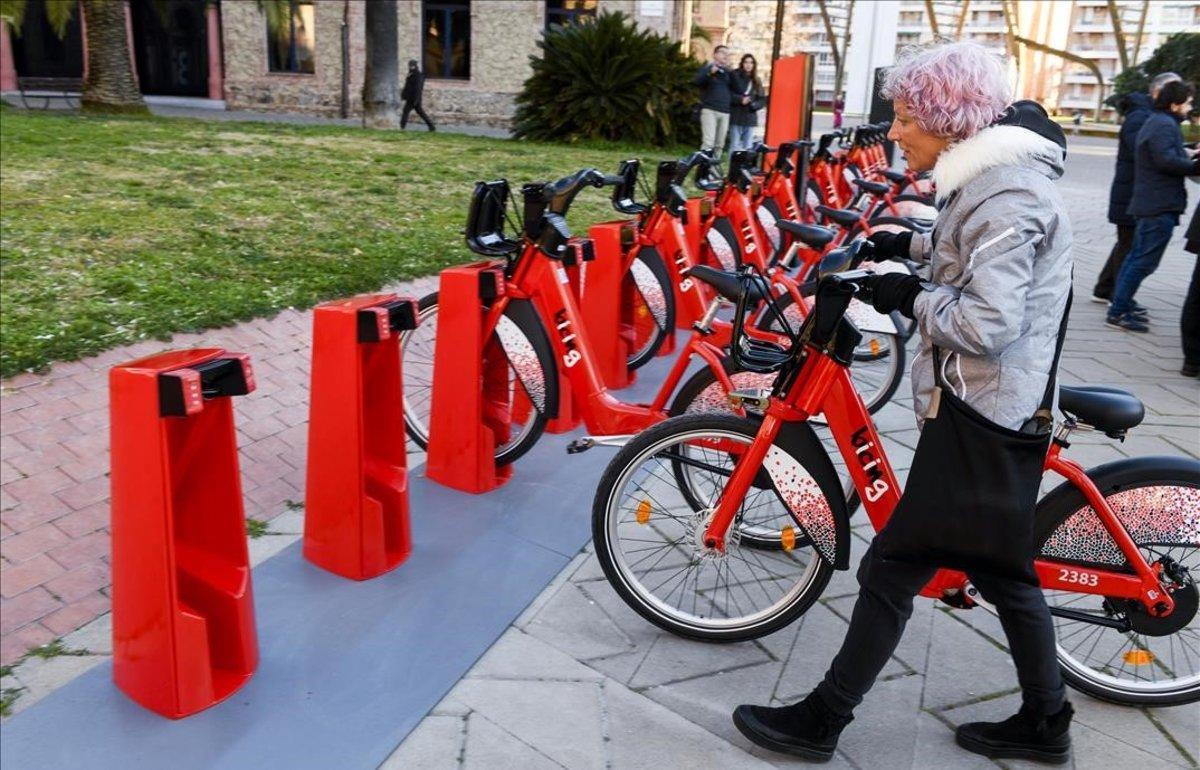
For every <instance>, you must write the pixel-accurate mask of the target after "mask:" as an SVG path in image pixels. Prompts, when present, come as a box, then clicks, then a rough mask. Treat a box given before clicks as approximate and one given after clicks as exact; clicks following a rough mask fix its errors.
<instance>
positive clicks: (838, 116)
mask: <svg viewBox="0 0 1200 770" xmlns="http://www.w3.org/2000/svg"><path fill="white" fill-rule="evenodd" d="M845 110H846V92H845V91H842V92H841V93H840V94H838V95H837V97H836V98H834V100H833V127H834V128H835V129H837V128H841V127H842V113H843V112H845Z"/></svg>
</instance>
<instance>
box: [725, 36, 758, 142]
mask: <svg viewBox="0 0 1200 770" xmlns="http://www.w3.org/2000/svg"><path fill="white" fill-rule="evenodd" d="M729 91H730V94H731V96H730V99H731V101H730V104H729V151H730V152H737V151H738V150H748V149H750V146H751V145H752V144H754V128H755V126H757V125H758V111H759V110H761V109H762V107H763V87H762V81H761V80H759V79H758V61H757V60H755V58H754V57H753V56H752V55H750V54H746V55H745V56H743V57H742V61H741V63H740V64H738V68H737V69H736V70H734V72H733V76H732V78H731V79H730V85H729Z"/></svg>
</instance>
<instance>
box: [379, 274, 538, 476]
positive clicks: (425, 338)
mask: <svg viewBox="0 0 1200 770" xmlns="http://www.w3.org/2000/svg"><path fill="white" fill-rule="evenodd" d="M417 317H418V319H419V321H420V323H419V324H418V326H417V328H416V329H412V330H409V331H406V332H404V333H403V334H402V335H401V336H400V359H401V367H402V368H401V371H402V372H403V377H404V394H403V398H404V427H405V431H406V432H407V433H408V437H409V438H410V439H412V441H413V443H415V444H416V445H417V446H419V447H420V448H421V449H426V448H428V446H429V415H430V409H431V407H432V396H433V354H434V343H435V341H436V339H437V328H438V323H437V320H438V293H437V292H436V291H435V292H433V293H431V294H427V295H425V296H424V297H422V298H421V301H420V302H419V303H418V305H417ZM510 349H511V350H512V351H513V353H512V354H511V355H510V354H509V352H508V351H509V350H510ZM484 355H485V356H498V357H501V358H503V359H504V360H505V361H506V362H507V364H508V380H509V393H508V399H507V401H506V403H505V404H504V405H502V407H503V408H507V409H508V410H509V413H510V415H511V423H510V425H511V429H510V433H509V437H508V439H507V440H506V441H504V442H502V443H500V444H499V445H497V447H496V464H497V465H507V464H508V463H511V462H513V461H514V460H516V459H517V458H518V457H520V456H521V455H523V454H525V453H526V452H528V451H529V449H530V448H531V447H532V446H533V445H534V443H536V442H537V440H538V437H540V436H541V435H542V432H543V431H544V430H545V427H546V415H545V413H544V411H543V410H545V409H548V408H552V407H556V406H557V403H558V375H557V370H556V369H555V364H554V356H553V353H552V352H551V348H550V340H549V339H548V338H547V337H546V332H545V330H544V329H543V328H542V326H541V323H540V322H538V320H537V315H536V313H535V311H534V310H533V307H532V306H531V305H530V303H529V302H528V301H525V300H513V301H512V302H510V303H509V305H508V307H507V308H506V309H505V311H504V315H503V316H502V317H501V319H500V324H499V325H498V327H497V331H496V333H493V335H492V339H491V340H489V342H488V344H487V345H486V346H485V350H484ZM531 394H532V395H531ZM539 401H540V402H541V404H542V406H541V408H538V406H537V403H538V402H539Z"/></svg>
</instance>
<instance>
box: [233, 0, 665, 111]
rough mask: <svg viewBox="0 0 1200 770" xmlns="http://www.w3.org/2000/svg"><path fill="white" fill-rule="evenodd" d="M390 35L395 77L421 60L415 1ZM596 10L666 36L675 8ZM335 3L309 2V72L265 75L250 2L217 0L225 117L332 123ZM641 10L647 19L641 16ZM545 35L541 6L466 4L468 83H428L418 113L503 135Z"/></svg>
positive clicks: (262, 32)
mask: <svg viewBox="0 0 1200 770" xmlns="http://www.w3.org/2000/svg"><path fill="white" fill-rule="evenodd" d="M364 2H365V0H350V2H349V5H348V8H349V22H350V103H349V105H348V109H349V114H350V115H352V116H357V115H359V114H361V110H362V81H363V60H364V57H365V44H364V31H363V19H364V15H365V14H364ZM398 6H399V7H398V9H397V10H398V20H397V26H398V35H399V53H400V62H401V77H403V73H404V71H405V66H404V65H405V63H406V62H407V61H408V60H409V59H416V60H417V61H421V59H422V55H421V37H422V30H421V23H422V18H421V2H420V0H400V1H399V3H398ZM600 7H601V9H602V10H619V11H623V12H625V13H627V14H629V15H631V16H632V17H633V18H634V19H636V20H637V21H638V23H639V24H641V25H642V26H645V27H647V28H649V29H653V30H655V31H656V32H660V33H662V34H668V35H669V34H672V25H673V23H674V13H675V2H674V0H661V2H659V1H658V0H601V4H600ZM345 8H346V5H345V4H344V3H343V0H315V6H314V15H315V25H316V31H315V42H316V63H315V67H314V69H315V72H314V73H313V74H311V75H301V74H293V73H275V72H268V71H267V50H266V43H267V38H266V21H265V19H264V17H263V13H262V11H261V10H260V9H259V7H258V4H257V3H255V2H252V1H251V0H232V1H231V0H225V2H223V3H222V4H221V26H222V35H223V38H224V52H225V100H226V103H227V105H228V107H229V109H249V110H267V111H280V112H306V113H313V114H320V115H337V114H338V113H339V111H340V109H341V90H342V61H341V24H342V14H343V12H344V9H345ZM643 11H646V13H643ZM544 28H545V2H544V0H486V2H479V1H478V0H477V2H474V3H472V4H471V76H470V78H469V79H467V80H444V79H440V78H433V77H431V78H428V79H427V80H426V81H425V109H426V111H428V112H429V114H430V116H431V117H433V119H434V121H435V122H438V121H445V122H447V123H454V124H459V125H483V126H493V127H505V126H508V125H510V123H511V121H512V116H513V112H514V110H515V100H516V95H517V94H518V93H519V92H520V90H521V87H522V85H523V84H524V82H525V80H526V78H528V77H529V74H530V72H531V69H530V66H529V57H530V56H532V55H535V54H536V53H537V52H538V47H537V43H538V40H540V39H541V34H542V30H543V29H544Z"/></svg>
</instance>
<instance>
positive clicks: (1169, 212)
mask: <svg viewBox="0 0 1200 770" xmlns="http://www.w3.org/2000/svg"><path fill="white" fill-rule="evenodd" d="M1192 93H1193V89H1192V86H1191V85H1189V84H1187V83H1184V82H1182V81H1179V80H1177V81H1175V82H1173V83H1167V84H1166V85H1165V86H1163V87H1162V90H1161V91H1159V92H1158V96H1157V97H1156V98H1155V100H1154V112H1153V113H1151V115H1150V116H1149V117H1148V118H1146V123H1145V124H1144V125H1143V126H1142V129H1141V130H1140V131H1138V136H1137V143H1136V144H1135V151H1134V175H1133V196H1132V198H1131V199H1130V203H1129V209H1128V211H1129V213H1130V214H1131V215H1132V216H1133V217H1134V218H1135V219H1136V220H1137V225H1136V228H1135V230H1134V233H1133V247H1132V248H1130V250H1129V254H1128V255H1127V256H1126V257H1125V262H1124V264H1122V265H1121V272H1120V273H1118V274H1117V287H1116V290H1115V291H1114V292H1113V301H1112V304H1111V305H1109V306H1108V317H1107V318H1106V319H1105V323H1106V324H1108V325H1109V326H1112V327H1114V328H1117V329H1124V330H1125V331H1131V332H1139V333H1144V332H1148V331H1150V326H1149V325H1148V324H1147V322H1146V321H1147V318H1146V313H1145V311H1144V310H1141V309H1140V308H1141V306H1140V305H1138V304H1137V303H1136V302H1134V300H1133V295H1134V294H1136V293H1137V290H1138V287H1139V286H1141V285H1142V281H1144V280H1145V279H1146V277H1147V276H1149V275H1150V274H1151V273H1153V272H1154V271H1155V270H1156V269H1157V268H1158V263H1159V261H1160V260H1161V259H1162V255H1163V252H1164V251H1166V248H1167V243H1168V242H1170V240H1171V233H1172V232H1173V231H1174V230H1175V226H1176V225H1178V224H1179V216H1180V214H1182V213H1183V212H1184V211H1185V210H1186V209H1187V190H1185V189H1184V182H1183V178H1184V177H1186V176H1191V175H1193V174H1200V161H1198V160H1197V159H1196V158H1195V157H1194V156H1193V154H1192V153H1191V152H1190V151H1188V150H1186V149H1184V146H1183V132H1182V131H1180V130H1179V124H1180V123H1181V122H1182V121H1183V119H1184V117H1186V116H1187V114H1188V111H1189V110H1191V108H1192Z"/></svg>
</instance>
